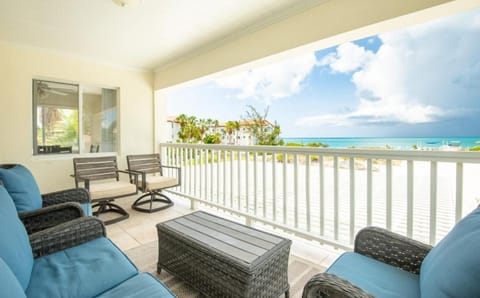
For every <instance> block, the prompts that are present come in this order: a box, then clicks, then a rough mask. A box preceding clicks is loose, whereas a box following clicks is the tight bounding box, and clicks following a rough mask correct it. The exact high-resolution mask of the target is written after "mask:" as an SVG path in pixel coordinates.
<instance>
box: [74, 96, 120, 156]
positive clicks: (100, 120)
mask: <svg viewBox="0 0 480 298" xmlns="http://www.w3.org/2000/svg"><path fill="white" fill-rule="evenodd" d="M82 109H83V110H82V112H83V143H84V148H83V151H84V152H91V153H96V152H115V151H117V136H118V129H117V90H116V89H107V88H95V87H85V88H84V91H83V107H82Z"/></svg>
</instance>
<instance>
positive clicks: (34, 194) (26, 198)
mask: <svg viewBox="0 0 480 298" xmlns="http://www.w3.org/2000/svg"><path fill="white" fill-rule="evenodd" d="M0 181H2V182H3V184H4V186H5V188H6V189H7V191H8V193H9V194H10V195H11V196H12V198H13V201H14V202H15V207H17V211H18V212H19V213H20V212H25V211H32V210H36V209H39V208H42V196H41V194H40V190H39V189H38V186H37V182H35V178H34V177H33V175H32V173H30V171H29V170H28V169H27V168H25V167H24V166H22V165H15V166H14V167H12V168H8V169H7V168H0Z"/></svg>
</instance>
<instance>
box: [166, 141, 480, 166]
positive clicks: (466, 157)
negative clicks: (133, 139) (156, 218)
mask: <svg viewBox="0 0 480 298" xmlns="http://www.w3.org/2000/svg"><path fill="white" fill-rule="evenodd" d="M159 145H160V146H168V147H174V148H196V149H207V150H226V151H248V152H261V153H281V154H283V153H286V154H305V155H307V154H309V155H323V156H334V157H335V156H336V157H354V158H367V159H389V160H396V159H398V160H413V161H438V162H460V163H480V152H464V151H428V150H425V151H424V150H394V149H392V150H387V149H357V148H346V149H338V148H320V147H303V146H259V145H255V146H243V145H242V146H240V145H210V144H187V143H160V144H159Z"/></svg>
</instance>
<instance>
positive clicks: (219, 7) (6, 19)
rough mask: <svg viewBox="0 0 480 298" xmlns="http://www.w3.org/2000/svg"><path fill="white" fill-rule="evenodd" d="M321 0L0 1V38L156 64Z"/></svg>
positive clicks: (117, 60)
mask: <svg viewBox="0 0 480 298" xmlns="http://www.w3.org/2000/svg"><path fill="white" fill-rule="evenodd" d="M325 1H326V0H143V4H142V5H140V6H138V7H133V8H122V7H119V6H117V5H115V4H114V3H113V2H112V1H111V0H0V42H9V43H15V44H18V45H24V46H30V47H37V48H43V49H48V50H53V51H57V52H62V53H67V54H70V55H75V56H80V57H83V58H87V59H91V60H95V61H98V62H102V63H108V64H114V65H122V66H127V67H134V68H142V69H158V68H161V67H163V66H166V65H171V64H174V63H176V62H179V61H181V60H182V59H185V58H187V57H191V56H193V55H196V53H199V52H201V51H202V50H205V49H207V48H212V47H215V46H219V45H221V44H222V42H224V41H226V40H229V39H231V38H235V37H238V36H240V35H242V34H245V33H248V32H251V31H254V30H258V29H260V28H262V27H264V26H267V25H270V24H272V23H275V22H278V21H280V20H282V19H284V18H287V17H289V16H291V15H293V14H296V13H299V12H301V11H303V10H305V9H308V8H311V7H313V6H315V5H318V4H319V3H322V2H325Z"/></svg>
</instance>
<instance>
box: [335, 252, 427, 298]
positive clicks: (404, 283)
mask: <svg viewBox="0 0 480 298" xmlns="http://www.w3.org/2000/svg"><path fill="white" fill-rule="evenodd" d="M327 272H328V273H331V274H335V275H337V276H339V277H341V278H343V279H346V280H348V281H349V282H351V283H352V284H354V285H356V286H357V287H359V288H362V289H363V290H364V291H366V292H368V293H370V294H372V295H374V296H376V297H384V298H387V297H409V298H414V297H420V289H419V285H418V279H419V276H418V275H417V274H413V273H410V272H408V271H404V270H402V269H399V268H396V267H394V266H390V265H387V264H385V263H382V262H379V261H377V260H374V259H372V258H369V257H366V256H363V255H361V254H357V253H354V252H347V253H344V254H342V255H341V256H340V257H339V258H338V259H337V260H336V261H335V262H334V263H333V264H332V266H330V268H328V270H327Z"/></svg>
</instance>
